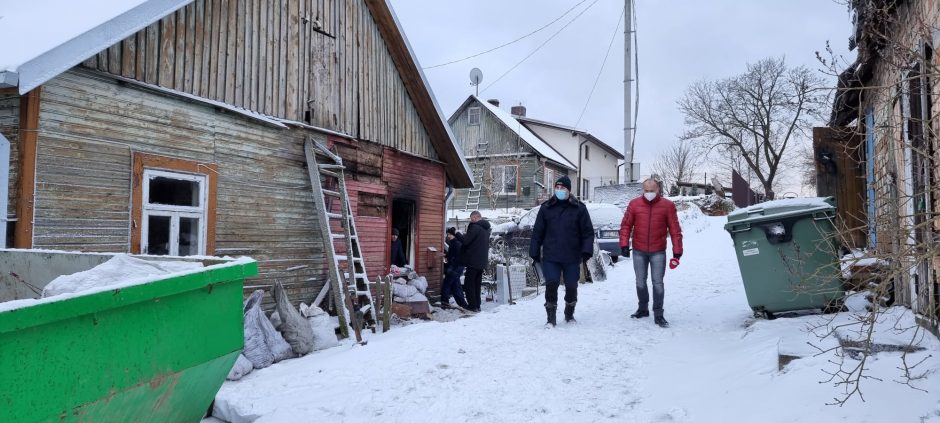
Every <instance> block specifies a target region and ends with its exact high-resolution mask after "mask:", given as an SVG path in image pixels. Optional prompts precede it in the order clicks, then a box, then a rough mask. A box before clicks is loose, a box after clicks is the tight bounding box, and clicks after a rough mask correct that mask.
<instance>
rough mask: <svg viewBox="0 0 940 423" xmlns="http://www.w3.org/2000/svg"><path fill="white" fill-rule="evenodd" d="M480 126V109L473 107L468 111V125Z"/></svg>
mask: <svg viewBox="0 0 940 423" xmlns="http://www.w3.org/2000/svg"><path fill="white" fill-rule="evenodd" d="M479 124H480V108H479V107H471V108H470V109H468V110H467V125H469V126H477V125H479Z"/></svg>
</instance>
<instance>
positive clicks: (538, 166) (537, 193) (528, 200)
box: [450, 155, 546, 210]
mask: <svg viewBox="0 0 940 423" xmlns="http://www.w3.org/2000/svg"><path fill="white" fill-rule="evenodd" d="M468 162H469V163H470V168H471V169H473V170H474V173H475V174H476V175H478V176H479V175H481V174H482V175H483V182H482V183H483V190H482V192H481V193H480V205H479V206H477V207H474V208H477V209H492V208H500V207H502V208H505V207H520V208H529V207H533V206H535V205H537V204H539V202H540V201H541V200H544V199H545V198H546V197H545V195H546V191H544V190H543V189H542V187H540V186H538V185H536V184H535V182H536V181H537V182H538V183H540V184H544V182H543V181H542V180H543V179H544V178H543V170H544V167H543V166H542V163H541V160H539V159H537V158H536V157H535V156H534V155H533V156H524V157H519V158H485V159H471V160H468ZM500 165H517V166H519V174H518V178H517V182H518V186H519V189H518V192H517V193H516V195H496V196H493V195H490V194H489V187H490V186H491V180H492V178H491V176H489V174H488V173H486V172H488V171H481V170H480V168H481V167H483V168H487V169H489V168H492V167H493V166H500ZM469 192H470V190H469V189H458V190H454V194H453V199H452V200H451V201H452V203H451V206H450V208H451V209H457V210H463V209H465V208H466V204H467V195H468V194H469Z"/></svg>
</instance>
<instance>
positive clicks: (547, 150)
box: [470, 95, 577, 170]
mask: <svg viewBox="0 0 940 423" xmlns="http://www.w3.org/2000/svg"><path fill="white" fill-rule="evenodd" d="M470 97H472V98H473V99H474V100H476V101H477V102H478V103H480V104H482V105H483V106H484V107H486V109H487V110H489V111H490V113H492V114H493V115H494V116H496V118H497V119H499V120H500V121H501V122H502V123H503V124H504V125H506V127H508V128H509V129H511V130H512V131H513V132H515V133H516V134H518V135H519V138H522V140H523V141H525V143H526V144H529V146H531V147H532V149H533V150H535V152H536V153H538V154H539V155H541V156H542V157H545V158H546V159H549V160H551V161H553V162H556V163H558V164H560V165H562V166H564V167H567V168H568V169H571V170H576V169H577V168H576V167H575V165H574V164H572V163H571V162H569V161H568V159H566V158H564V157H563V156H562V155H561V154H559V153H558V152H557V151H555V149H554V148H552V147H551V146H550V145H548V144H547V143H545V141H542V139H541V138H539V137H538V136H537V135H535V134H534V133H532V131H530V130H529V128H526V127H525V125H523V124H522V122H519V121H518V120H516V118H514V117H513V116H512V115H511V114H510V113H509V112H507V111H505V110H503V109H500V108H499V107H496V106H494V105H493V104H491V103H490V102H488V101H486V100H483V99H481V98H480V97H477V96H475V95H472V96H470Z"/></svg>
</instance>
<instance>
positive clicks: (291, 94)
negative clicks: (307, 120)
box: [282, 0, 303, 121]
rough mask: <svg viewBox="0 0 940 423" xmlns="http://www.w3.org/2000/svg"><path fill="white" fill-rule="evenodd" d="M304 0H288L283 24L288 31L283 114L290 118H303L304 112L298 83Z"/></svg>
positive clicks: (300, 119)
mask: <svg viewBox="0 0 940 423" xmlns="http://www.w3.org/2000/svg"><path fill="white" fill-rule="evenodd" d="M301 1H303V0H286V3H287V11H286V12H287V22H286V25H283V27H284V28H285V29H284V30H285V31H287V38H286V40H287V46H288V47H287V52H286V54H285V56H286V64H287V68H286V71H285V72H283V74H284V75H285V81H284V87H283V92H284V113H283V114H282V116H284V117H286V118H288V119H294V120H299V121H302V120H303V114H302V113H300V112H299V110H298V109H299V107H298V104H297V100H298V98H299V97H298V95H299V94H298V91H299V90H298V84H299V82H300V2H301Z"/></svg>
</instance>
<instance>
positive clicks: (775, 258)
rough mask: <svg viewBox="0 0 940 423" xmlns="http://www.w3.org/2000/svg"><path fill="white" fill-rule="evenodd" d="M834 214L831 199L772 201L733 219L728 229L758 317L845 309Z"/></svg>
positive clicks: (732, 216) (750, 299)
mask: <svg viewBox="0 0 940 423" xmlns="http://www.w3.org/2000/svg"><path fill="white" fill-rule="evenodd" d="M835 215H836V208H835V205H834V204H833V200H832V198H831V197H827V198H801V199H792V200H776V201H770V202H767V203H762V204H758V205H754V206H751V207H748V208H744V209H739V210H737V211H735V212H733V213H731V214H729V215H728V223H727V224H726V225H725V230H726V231H728V233H730V234H731V238H732V240H733V241H734V249H735V254H736V255H737V258H738V266H739V267H740V269H741V278H742V279H743V281H744V292H745V294H746V295H747V302H748V305H749V306H750V307H751V309H752V310H753V311H754V314H755V316H758V317H767V318H773V317H774V316H773V314H774V313H779V312H785V311H796V310H807V309H822V310H823V311H827V312H828V311H837V310H839V309H841V307H842V298H843V296H844V294H845V293H844V291H843V288H842V281H841V278H840V272H839V266H838V260H839V259H838V257H839V256H838V243H837V242H836V233H835V224H834V221H835Z"/></svg>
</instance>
